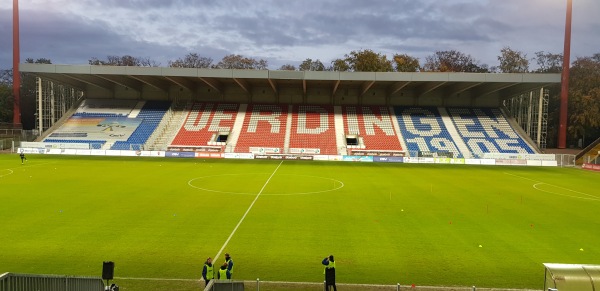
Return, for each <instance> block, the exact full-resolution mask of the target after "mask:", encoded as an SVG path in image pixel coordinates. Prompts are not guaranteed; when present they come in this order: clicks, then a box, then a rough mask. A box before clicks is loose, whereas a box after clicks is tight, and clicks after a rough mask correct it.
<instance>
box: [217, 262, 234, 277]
mask: <svg viewBox="0 0 600 291" xmlns="http://www.w3.org/2000/svg"><path fill="white" fill-rule="evenodd" d="M217 276H218V277H217V279H219V280H227V279H231V273H230V272H229V270H228V269H227V263H223V265H221V268H220V269H219V273H218V274H217Z"/></svg>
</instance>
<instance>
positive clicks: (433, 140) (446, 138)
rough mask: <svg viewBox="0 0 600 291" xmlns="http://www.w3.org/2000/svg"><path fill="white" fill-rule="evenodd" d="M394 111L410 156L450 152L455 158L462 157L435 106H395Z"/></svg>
mask: <svg viewBox="0 0 600 291" xmlns="http://www.w3.org/2000/svg"><path fill="white" fill-rule="evenodd" d="M394 112H395V114H396V119H397V121H398V124H399V128H400V131H401V135H402V138H403V139H404V142H405V144H406V150H407V151H408V154H409V155H410V156H417V155H418V153H419V152H421V153H436V152H438V153H439V152H450V153H452V154H453V157H455V158H462V157H463V155H462V153H461V152H460V151H459V150H458V146H457V145H456V143H455V142H454V139H453V138H452V135H451V134H450V133H449V132H448V129H447V128H446V126H445V124H444V122H443V121H442V117H441V115H440V113H439V111H438V109H437V108H436V107H401V106H397V107H394Z"/></svg>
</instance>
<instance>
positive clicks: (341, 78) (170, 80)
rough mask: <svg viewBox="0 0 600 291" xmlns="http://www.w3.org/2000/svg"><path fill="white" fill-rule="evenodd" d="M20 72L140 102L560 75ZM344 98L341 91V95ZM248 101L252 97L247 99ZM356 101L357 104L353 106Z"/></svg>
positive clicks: (50, 68) (390, 91)
mask: <svg viewBox="0 0 600 291" xmlns="http://www.w3.org/2000/svg"><path fill="white" fill-rule="evenodd" d="M20 71H21V72H27V73H33V74H35V75H36V76H39V77H41V78H43V79H48V80H52V81H55V82H59V83H63V84H67V85H70V86H72V87H75V88H78V89H81V90H82V91H84V92H85V91H89V90H92V89H94V90H98V89H100V90H102V91H106V90H107V91H110V92H113V93H114V92H115V91H117V90H119V89H123V88H125V89H127V90H130V89H132V90H134V91H137V92H139V93H140V96H141V98H142V99H143V98H144V97H143V96H144V94H141V93H142V92H145V91H147V90H152V91H162V92H163V93H164V94H166V95H167V96H168V95H169V92H170V91H171V90H173V88H179V90H184V89H187V90H189V91H191V92H198V90H199V88H208V89H209V91H210V89H212V90H213V92H214V93H216V94H220V95H225V93H226V92H228V91H235V92H241V93H246V94H247V95H249V96H252V95H253V94H254V93H255V91H256V90H257V89H260V90H261V91H262V93H265V90H267V91H270V93H271V94H274V95H279V94H280V92H281V91H283V90H288V91H289V89H293V90H296V91H298V93H299V94H302V95H304V96H305V95H307V93H309V92H311V91H310V90H311V89H318V90H323V91H324V92H326V94H325V95H329V96H335V95H336V94H340V91H341V90H346V92H347V89H349V88H350V89H352V90H353V92H356V93H355V94H356V95H357V96H358V97H359V100H362V99H361V98H363V97H364V96H366V95H369V94H371V92H373V93H372V95H375V92H378V94H383V95H385V98H386V100H389V98H390V97H391V96H402V95H403V92H410V93H409V94H410V95H411V96H413V97H415V99H418V98H421V97H427V96H443V97H444V98H447V97H453V96H461V95H466V96H471V97H475V98H480V97H485V96H491V95H494V96H501V99H505V98H509V97H512V96H515V95H518V94H522V93H525V92H529V91H532V90H536V89H539V88H541V87H545V86H548V85H551V84H557V83H560V80H561V76H560V74H496V73H454V72H453V73H434V72H417V73H401V72H330V71H270V70H229V69H195V68H168V67H117V66H88V65H85V66H76V65H49V64H20ZM346 94H347V93H346ZM250 100H252V99H250ZM359 103H360V102H359Z"/></svg>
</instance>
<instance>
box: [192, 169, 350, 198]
mask: <svg viewBox="0 0 600 291" xmlns="http://www.w3.org/2000/svg"><path fill="white" fill-rule="evenodd" d="M263 174H266V173H242V174H219V175H210V176H203V177H197V178H193V179H190V180H189V181H188V186H190V187H192V188H196V189H199V190H203V191H208V192H214V193H221V194H235V195H255V194H254V193H246V192H230V191H221V190H214V189H207V188H202V187H198V186H195V185H194V184H192V182H194V181H196V180H201V179H206V178H212V177H220V176H239V175H263ZM280 176H298V177H310V178H318V179H324V180H331V181H333V184H334V186H336V187H335V188H334V189H325V190H321V191H311V192H297V193H267V194H262V195H263V196H292V195H308V194H319V193H325V192H331V191H335V190H339V189H341V188H344V185H345V184H344V182H342V181H340V180H336V179H332V178H327V177H321V176H310V175H295V174H281V175H280ZM338 184H339V186H338Z"/></svg>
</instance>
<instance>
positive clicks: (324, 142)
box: [285, 105, 338, 155]
mask: <svg viewBox="0 0 600 291" xmlns="http://www.w3.org/2000/svg"><path fill="white" fill-rule="evenodd" d="M287 127H288V128H286V137H287V136H288V135H289V143H287V144H288V145H289V150H288V149H286V150H285V152H286V153H288V152H289V153H294V154H298V153H311V154H315V153H316V154H323V155H337V153H338V150H337V148H338V147H337V144H336V132H335V124H334V109H333V106H327V105H292V106H291V108H290V114H289V115H288V123H287Z"/></svg>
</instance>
